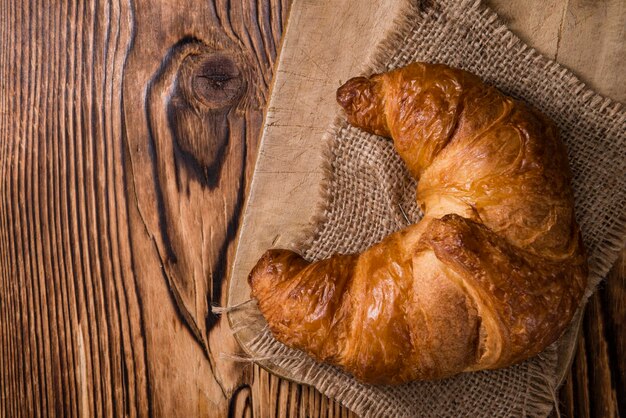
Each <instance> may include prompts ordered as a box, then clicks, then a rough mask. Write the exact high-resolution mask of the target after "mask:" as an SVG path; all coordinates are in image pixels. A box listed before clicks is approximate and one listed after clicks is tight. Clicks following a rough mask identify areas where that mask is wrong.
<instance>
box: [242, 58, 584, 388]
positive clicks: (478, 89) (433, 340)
mask: <svg viewBox="0 0 626 418" xmlns="http://www.w3.org/2000/svg"><path fill="white" fill-rule="evenodd" d="M337 100H338V102H339V104H340V105H341V106H342V107H343V108H344V110H345V112H346V115H347V118H348V121H349V122H350V123H351V124H353V125H354V126H356V127H359V128H361V129H363V130H365V131H368V132H371V133H374V134H377V135H381V136H385V137H389V138H391V139H392V140H393V142H394V146H395V149H396V151H397V152H398V154H399V155H400V157H401V158H402V159H403V161H404V162H405V164H406V166H407V167H408V169H409V171H410V173H411V174H412V175H413V176H414V177H415V178H416V179H418V180H419V183H418V190H417V200H418V203H419V204H420V206H421V208H422V209H423V212H424V218H423V219H422V220H421V221H420V222H418V223H417V224H414V225H410V226H408V227H406V228H404V229H403V230H400V231H398V232H396V233H393V234H391V235H389V236H387V237H386V238H384V239H383V240H382V241H381V242H379V243H377V244H375V245H374V246H372V247H371V248H369V249H367V250H366V251H364V252H362V253H360V254H351V255H335V256H332V257H331V258H329V259H326V260H321V261H318V262H315V263H309V262H307V261H306V260H304V259H303V258H302V257H300V256H299V255H298V254H296V253H294V252H292V251H288V250H279V249H274V250H269V251H267V252H266V253H265V254H264V255H263V257H262V258H261V259H260V260H259V261H258V263H257V264H256V266H255V267H254V269H253V270H252V272H251V273H250V276H249V278H248V280H249V283H250V286H251V289H252V296H253V297H254V298H256V299H257V301H258V305H259V308H260V310H261V312H262V313H263V315H264V317H265V318H266V319H267V322H268V324H269V327H270V329H271V331H272V333H273V334H274V336H275V337H276V338H277V339H278V340H279V341H282V342H283V343H285V344H287V345H289V346H291V347H294V348H298V349H301V350H303V351H305V352H306V353H308V354H309V355H311V356H312V357H314V358H316V359H318V360H319V361H323V362H327V363H330V364H333V365H336V366H339V367H341V368H342V369H344V370H345V371H347V372H349V373H351V374H352V375H354V376H355V377H356V378H358V379H359V380H361V381H363V382H367V383H380V384H399V383H404V382H409V381H412V380H420V379H439V378H444V377H447V376H451V375H454V374H457V373H460V372H466V371H473V370H483V369H494V368H501V367H506V366H509V365H512V364H514V363H517V362H520V361H522V360H524V359H527V358H528V357H531V356H533V355H535V354H537V353H539V352H540V351H542V350H543V349H544V348H546V347H547V346H548V345H549V344H551V343H552V342H554V341H555V340H556V339H557V338H558V337H559V336H560V335H561V334H562V333H563V331H564V330H565V328H566V327H567V325H568V324H569V322H570V321H571V319H572V316H573V315H574V313H575V311H576V309H577V307H578V305H579V303H580V300H581V297H582V294H583V291H584V288H585V286H586V278H587V261H586V256H585V250H584V247H583V244H582V241H581V236H580V232H579V228H578V225H577V224H576V220H575V218H574V203H573V194H572V189H571V186H570V182H571V174H570V171H569V167H568V162H567V154H566V150H565V148H564V145H563V144H562V142H561V141H560V139H559V136H558V132H557V130H556V128H555V126H554V124H553V123H552V122H551V121H550V120H548V119H547V118H546V117H545V116H543V115H542V114H541V113H539V112H538V111H536V110H535V109H533V108H532V107H530V106H528V105H526V104H525V103H523V102H521V101H518V100H514V99H512V98H510V97H507V96H505V95H504V94H502V93H501V92H499V91H498V90H497V89H495V88H493V87H490V86H488V85H486V84H484V83H483V82H482V81H481V80H480V79H479V78H478V77H476V76H475V75H473V74H470V73H468V72H466V71H462V70H459V69H455V68H451V67H448V66H445V65H437V64H426V63H415V64H411V65H409V66H407V67H404V68H400V69H397V70H394V71H391V72H388V73H384V74H376V75H373V76H371V77H369V78H366V77H356V78H353V79H351V80H349V81H348V82H347V83H345V84H344V85H343V86H342V87H340V88H339V90H338V91H337Z"/></svg>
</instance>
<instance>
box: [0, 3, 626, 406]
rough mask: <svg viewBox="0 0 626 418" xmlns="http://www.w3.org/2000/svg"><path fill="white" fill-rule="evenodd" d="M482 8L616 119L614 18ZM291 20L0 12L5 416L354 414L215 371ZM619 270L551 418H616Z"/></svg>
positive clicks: (183, 10) (62, 7)
mask: <svg viewBox="0 0 626 418" xmlns="http://www.w3.org/2000/svg"><path fill="white" fill-rule="evenodd" d="M298 1H300V0H298ZM66 3H70V4H66ZM489 3H490V5H491V6H492V7H493V8H494V9H495V10H497V11H498V12H500V13H501V14H502V15H503V16H504V17H505V19H507V20H508V21H509V24H510V27H511V28H513V29H514V30H515V31H517V32H518V33H519V34H520V36H522V37H523V38H524V39H526V40H527V41H528V42H529V43H530V44H532V45H533V46H535V47H536V48H538V49H539V50H540V51H542V52H543V53H545V54H547V55H548V56H550V57H553V58H555V59H556V60H557V61H559V62H561V63H563V64H565V65H566V66H569V67H570V68H572V69H573V70H574V71H575V72H576V73H577V74H579V75H580V77H581V78H583V79H584V80H585V81H587V82H588V83H589V84H590V85H591V86H593V87H594V88H596V89H597V90H598V91H600V92H601V93H603V94H606V95H608V96H610V97H613V98H614V99H617V100H620V101H622V102H625V101H626V88H625V87H626V86H625V85H626V82H625V81H626V80H625V78H624V65H625V64H626V62H625V61H626V60H625V57H626V47H625V46H624V45H625V44H626V42H624V41H625V31H626V29H625V28H626V23H625V22H626V5H625V4H624V2H623V1H621V0H605V1H601V2H586V1H582V0H569V1H568V0H541V1H540V0H533V1H528V2H506V1H505V0H491V1H490V2H489ZM289 6H290V1H289V0H265V1H254V0H252V1H240V0H230V1H229V0H219V1H218V0H210V1H198V0H180V1H174V0H161V1H159V2H148V1H138V0H137V1H131V0H128V1H127V0H118V1H113V0H109V1H97V2H96V1H93V2H82V1H81V2H78V1H71V2H60V1H52V2H44V1H43V0H42V1H39V0H37V1H36V0H29V1H2V2H0V109H1V114H0V135H1V136H2V140H1V141H0V208H1V209H0V416H3V417H4V416H6V417H14V416H33V415H57V416H65V415H71V416H75V415H82V416H100V415H107V416H110V415H115V416H121V415H129V416H137V415H141V416H144V415H156V416H181V417H186V416H235V417H238V416H247V417H267V416H281V417H282V416H292V417H293V416H310V417H342V416H350V415H351V413H350V412H349V411H347V410H346V409H345V408H342V407H340V406H339V405H337V404H336V403H334V402H333V401H331V400H329V399H327V398H325V397H323V396H321V395H320V394H319V393H318V392H317V391H315V390H314V389H311V388H308V387H303V386H299V385H296V384H294V383H290V382H287V381H282V380H280V379H278V378H276V377H274V376H271V375H269V374H268V373H267V372H265V371H263V370H261V369H260V368H258V367H257V366H250V365H244V364H242V363H239V362H236V361H233V360H232V359H231V358H230V357H228V356H226V357H224V356H223V355H222V353H237V352H238V347H237V345H236V342H235V341H234V339H233V337H232V335H231V333H230V330H229V327H228V324H227V321H226V320H225V318H221V317H218V316H215V315H214V314H212V313H211V310H210V307H211V305H212V304H215V305H221V304H223V303H224V301H225V291H224V289H225V288H226V280H227V277H226V276H227V271H228V267H229V264H230V263H231V261H232V258H233V250H234V241H235V239H236V233H237V229H238V226H239V223H240V219H241V215H242V208H243V201H244V198H245V196H246V193H247V192H248V188H249V180H250V175H251V173H252V170H253V168H254V161H255V157H256V152H257V147H258V137H259V132H260V128H261V126H262V123H263V109H264V104H265V103H266V101H267V98H268V94H269V86H270V84H271V80H272V68H273V65H274V63H275V60H276V57H277V53H278V50H279V47H280V40H281V34H282V31H283V27H284V25H285V23H286V22H287V18H288V15H289ZM625 255H626V252H624V253H623V254H622V257H621V259H620V260H619V261H618V262H617V263H616V265H615V267H614V268H613V270H612V272H611V274H610V275H609V277H608V279H607V280H606V282H605V283H604V284H603V285H601V287H600V290H599V291H598V292H597V293H596V294H595V295H594V297H593V298H592V300H591V303H590V304H589V306H588V308H587V314H586V317H585V321H584V327H583V333H582V335H581V337H580V340H579V344H578V354H577V355H576V358H575V359H574V364H573V366H572V370H571V373H570V376H569V377H568V379H567V380H566V382H565V385H564V386H563V388H562V389H561V391H560V394H559V397H560V399H559V401H560V407H561V414H562V415H565V416H568V417H572V416H593V417H604V416H607V417H613V416H618V415H619V413H620V412H621V415H626V323H625V320H624V318H625V314H626V256H625Z"/></svg>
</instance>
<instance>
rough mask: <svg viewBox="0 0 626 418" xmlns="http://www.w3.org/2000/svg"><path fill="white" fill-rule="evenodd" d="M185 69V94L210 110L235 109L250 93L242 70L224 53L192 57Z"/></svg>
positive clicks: (188, 59) (189, 58)
mask: <svg viewBox="0 0 626 418" xmlns="http://www.w3.org/2000/svg"><path fill="white" fill-rule="evenodd" d="M183 68H184V70H183V71H184V73H185V74H184V75H183V80H182V83H183V86H184V87H183V88H184V89H185V90H187V91H186V92H185V93H186V94H185V95H186V96H187V97H188V99H191V101H195V102H197V103H200V104H202V105H204V106H206V107H207V108H209V109H221V108H224V107H227V106H232V105H233V104H235V103H236V102H237V101H238V100H239V99H240V98H241V97H242V95H243V93H244V92H245V90H246V81H245V77H244V75H243V73H242V71H241V70H240V69H239V66H238V65H237V63H236V62H235V60H234V59H233V58H232V57H230V56H229V55H228V54H226V53H224V52H215V53H211V54H208V53H204V54H198V55H189V56H188V57H187V58H186V59H185V63H184V65H183Z"/></svg>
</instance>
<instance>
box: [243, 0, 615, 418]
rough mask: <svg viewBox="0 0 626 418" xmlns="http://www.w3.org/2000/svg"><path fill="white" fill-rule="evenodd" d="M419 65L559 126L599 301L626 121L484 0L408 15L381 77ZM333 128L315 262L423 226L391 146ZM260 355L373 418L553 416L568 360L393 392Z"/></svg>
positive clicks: (412, 9)
mask: <svg viewBox="0 0 626 418" xmlns="http://www.w3.org/2000/svg"><path fill="white" fill-rule="evenodd" d="M414 61H426V62H432V63H434V62H438V63H445V64H449V65H452V66H455V67H459V68H463V69H466V70H468V71H471V72H473V73H475V74H477V75H479V76H480V77H481V78H483V79H484V80H485V81H486V82H488V83H490V84H492V85H494V86H496V87H497V88H499V89H500V90H501V91H503V92H505V93H506V94H508V95H511V96H513V97H517V98H520V99H522V100H525V101H527V102H528V103H531V104H532V105H534V106H535V107H537V108H538V109H540V110H541V111H542V112H544V113H546V114H547V115H548V116H550V117H551V118H552V119H553V120H554V121H555V122H556V124H557V125H558V126H559V128H560V131H561V136H562V138H563V140H564V142H565V143H566V146H567V149H568V153H569V159H570V165H571V168H572V171H573V174H574V179H573V186H574V189H575V198H576V215H577V219H578V220H579V223H580V226H581V229H582V233H583V237H584V241H585V245H586V247H587V249H588V252H589V263H590V270H591V280H590V284H589V287H588V289H587V294H586V296H589V295H590V294H591V293H592V292H593V289H594V288H595V286H596V284H597V283H598V282H599V280H600V279H601V278H602V277H604V275H605V274H606V273H607V272H608V270H609V268H610V266H611V265H612V263H613V262H614V261H615V260H616V258H617V254H618V251H619V250H621V248H623V246H624V243H625V237H626V216H625V215H626V214H625V213H624V212H625V209H624V208H626V111H625V110H624V109H623V107H622V106H621V105H620V104H618V103H615V102H612V101H611V100H609V99H606V98H602V97H600V96H599V95H597V94H595V93H594V92H593V91H591V90H589V89H588V88H587V87H585V86H584V84H583V83H581V82H580V81H579V80H578V79H577V78H576V77H575V76H573V75H572V74H571V73H570V72H569V71H568V70H566V69H564V68H563V67H561V66H559V65H558V64H556V63H555V62H553V61H550V60H549V59H547V58H545V57H543V56H541V55H540V54H539V53H537V52H536V51H534V50H533V49H532V48H530V47H528V46H527V45H525V44H524V43H523V42H521V41H520V40H519V39H518V38H517V37H516V36H515V35H513V34H512V33H511V32H510V31H509V30H508V29H507V28H506V27H505V26H504V25H503V24H502V22H501V21H500V20H499V19H498V17H497V16H496V15H495V14H494V13H493V12H492V11H491V10H489V9H488V8H486V7H485V6H483V5H482V4H480V2H477V1H475V0H474V1H463V2H458V1H437V2H433V1H430V2H423V3H419V4H412V5H408V6H407V13H406V15H405V17H404V18H403V20H402V21H401V22H398V30H397V32H396V33H394V34H392V35H390V37H389V38H388V39H387V40H386V41H385V42H384V43H383V44H382V45H380V46H379V50H378V56H377V57H376V62H375V63H374V64H373V65H372V67H371V68H370V70H371V72H381V71H386V70H390V69H393V68H397V67H400V66H403V65H406V64H408V63H411V62H414ZM331 128H332V132H333V133H334V134H333V135H332V137H331V138H330V139H329V151H328V153H327V161H326V163H327V170H326V181H325V194H324V204H323V206H322V209H321V211H322V212H321V213H320V216H319V219H318V221H317V222H316V224H315V225H314V227H313V229H312V230H311V231H307V235H308V239H307V240H305V241H303V242H302V243H300V244H299V245H298V247H299V248H298V249H299V250H300V251H301V252H302V253H303V255H304V256H305V257H306V258H308V259H310V260H318V259H322V258H325V257H328V256H330V255H331V254H333V253H354V252H359V251H362V250H364V249H365V248H367V247H369V246H371V245H372V244H374V243H375V242H377V241H379V240H381V239H382V238H383V237H384V236H386V235H388V234H389V233H391V232H393V231H396V230H398V229H400V228H403V227H404V226H406V225H407V224H408V223H413V222H417V221H418V220H419V219H420V213H419V209H418V207H417V204H416V201H415V189H416V182H415V180H413V179H412V178H411V177H410V176H409V174H408V172H407V170H406V169H405V167H404V165H403V163H402V162H401V160H400V158H399V157H398V155H397V154H396V153H395V152H394V150H393V146H392V144H391V142H390V141H388V140H386V139H383V138H380V137H377V136H374V135H370V134H367V133H364V132H362V131H359V130H358V129H355V128H352V127H350V126H349V125H348V124H347V123H346V122H345V121H343V120H342V119H341V117H338V119H337V122H336V124H335V126H333V127H331ZM253 317H254V318H258V316H253ZM257 320H262V319H257ZM570 338H571V336H570ZM248 349H249V351H250V352H251V353H253V354H254V357H255V358H256V359H257V360H258V361H260V362H261V363H262V364H264V365H266V366H267V365H268V364H271V366H272V369H274V370H280V372H281V374H282V375H284V376H287V377H289V378H292V379H294V380H297V381H300V382H305V383H307V384H310V385H313V386H315V387H316V388H317V389H319V390H320V391H321V392H322V393H324V394H326V395H328V396H331V397H333V398H335V399H338V400H339V401H340V402H341V403H343V404H344V405H346V406H348V407H349V408H350V409H352V410H353V411H355V412H357V413H358V414H359V415H362V416H365V417H370V416H371V417H382V416H389V417H404V416H407V417H409V416H411V417H412V416H416V417H417V416H419V417H489V418H491V417H511V416H513V417H520V416H531V417H539V416H547V415H548V414H549V412H550V411H551V410H552V408H553V405H554V403H555V395H554V394H555V390H556V385H557V381H558V376H557V362H558V355H559V353H560V355H563V353H561V352H560V351H557V348H556V344H554V345H552V346H551V347H549V348H548V349H547V350H545V351H544V352H543V353H542V354H540V355H539V356H537V357H535V358H533V359H530V360H528V361H526V362H524V363H522V364H518V365H515V366H513V367H509V368H507V369H503V370H494V371H483V372H476V373H465V374H461V375H458V376H456V377H453V378H450V379H446V380H442V381H436V382H414V383H409V384H405V385H401V386H396V387H389V386H370V385H364V384H361V383H359V382H357V381H356V380H354V379H353V378H352V377H350V376H349V375H347V374H345V373H343V372H341V371H340V370H338V369H336V368H334V367H331V366H328V365H324V364H319V363H316V362H315V361H313V360H312V359H311V358H309V357H308V356H306V355H305V354H303V353H301V352H299V351H297V350H293V349H290V348H288V347H286V346H284V345H282V344H280V343H279V342H277V341H276V340H275V339H274V338H273V337H272V335H271V333H270V332H269V331H268V330H267V327H265V328H264V329H262V331H261V332H260V333H259V336H258V337H257V338H256V339H255V340H254V341H253V342H252V344H251V345H250V346H249V347H248Z"/></svg>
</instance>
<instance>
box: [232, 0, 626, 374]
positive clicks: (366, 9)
mask: <svg viewBox="0 0 626 418" xmlns="http://www.w3.org/2000/svg"><path fill="white" fill-rule="evenodd" d="M325 4H326V3H324V2H321V3H316V4H315V6H311V5H310V4H309V3H307V2H299V1H297V0H296V1H295V2H294V4H293V5H292V16H291V18H290V25H291V24H292V23H293V24H295V25H296V26H297V31H294V30H293V27H292V26H289V27H288V30H287V32H286V35H285V40H284V43H283V49H282V54H281V57H280V60H279V63H278V67H277V73H276V76H275V80H274V83H275V86H276V87H275V89H274V90H273V92H272V96H271V97H270V103H269V107H268V110H267V114H266V124H265V127H264V129H263V137H262V140H261V145H260V152H259V157H258V160H257V165H256V171H255V174H254V176H253V182H252V189H251V193H250V196H249V199H248V203H247V209H246V212H245V214H244V220H243V223H242V228H241V232H240V238H239V245H238V248H237V254H236V257H235V263H234V265H233V270H232V275H231V285H230V289H229V303H230V304H231V305H235V304H239V303H241V302H244V301H246V300H247V299H249V288H248V285H247V283H246V280H245V278H246V277H247V274H248V273H249V271H250V269H251V268H252V266H254V264H255V263H256V261H257V260H258V258H259V257H260V255H261V254H262V253H263V252H264V251H265V250H266V249H267V248H271V247H287V248H288V247H289V246H290V245H291V243H293V242H294V241H296V240H298V239H299V238H301V237H302V233H303V231H306V230H307V229H308V227H309V226H310V224H311V223H312V222H314V219H313V217H314V216H315V215H316V208H317V206H318V204H319V202H320V200H321V195H320V193H319V190H320V180H321V165H322V160H323V157H322V154H321V153H322V150H323V149H324V142H325V141H324V139H325V133H326V130H327V129H328V127H329V125H330V124H331V122H332V120H333V119H334V117H335V116H336V115H338V106H337V105H336V104H335V100H334V89H333V88H332V87H333V82H334V88H335V89H336V87H338V86H339V85H340V82H341V80H345V79H346V78H348V77H350V76H353V75H355V74H359V71H358V70H359V68H363V67H365V66H367V65H368V64H369V61H368V57H369V54H371V52H372V51H373V50H374V48H372V47H371V46H370V48H369V49H363V47H362V45H361V44H359V45H354V46H353V45H352V44H351V41H353V39H354V37H353V34H359V36H360V35H361V34H362V33H363V31H364V28H363V27H362V26H361V22H363V21H364V19H372V20H371V22H372V23H370V26H373V25H375V24H376V23H377V22H376V20H374V19H376V13H375V11H373V10H371V9H370V6H364V5H362V4H359V5H355V4H353V3H350V2H339V3H336V2H334V3H333V4H332V6H331V5H329V4H327V6H326V8H324V7H325V6H324V5H325ZM488 4H489V5H490V6H491V7H492V8H494V9H495V10H496V11H498V12H499V13H501V14H502V16H503V17H504V19H505V20H506V21H507V22H508V24H509V25H510V27H511V28H512V29H513V30H514V31H515V32H516V33H518V34H519V35H520V36H521V37H522V38H523V39H524V40H525V41H526V42H527V43H529V44H530V45H533V46H535V47H536V48H537V49H538V50H539V51H540V52H542V53H544V54H545V55H547V56H549V57H551V58H553V59H556V60H557V61H558V62H561V63H563V64H565V65H569V66H570V68H572V69H573V70H574V72H576V73H577V74H578V75H579V76H580V77H581V78H582V79H583V80H586V81H587V82H588V83H589V84H590V85H591V86H592V87H595V88H596V89H598V91H599V92H600V93H603V94H607V95H610V96H611V97H613V98H615V99H617V100H624V99H625V98H626V88H625V86H624V84H625V83H626V77H625V76H624V73H623V72H622V71H619V69H620V68H621V66H622V65H623V64H624V63H625V60H624V57H625V55H624V53H625V51H626V48H625V47H624V44H623V42H621V41H623V39H624V29H623V27H624V25H623V23H626V13H625V12H624V8H623V5H621V4H620V3H619V2H617V1H613V2H606V3H605V4H603V5H602V9H600V8H598V7H593V6H590V5H589V4H587V3H585V2H564V1H557V0H549V1H531V2H506V1H496V0H494V1H491V2H488ZM376 7H387V8H389V9H388V10H389V11H390V12H389V15H391V16H393V15H397V14H399V13H398V12H397V11H398V10H401V9H402V2H392V1H389V2H378V3H377V6H376ZM394 11H395V12H394ZM609 13H612V14H610V15H609ZM338 15H339V16H344V15H345V16H349V17H350V19H349V20H344V22H345V23H344V24H343V26H342V30H341V32H340V33H339V34H337V33H336V32H334V31H333V28H335V27H336V20H335V17H336V16H338ZM302 16H305V17H306V18H307V20H306V21H302V20H300V19H301V18H302ZM312 16H315V17H316V19H315V21H314V24H307V23H309V22H310V20H308V19H311V17H312ZM389 20H390V18H388V17H387V18H386V19H385V21H389ZM365 21H366V22H367V20H365ZM294 22H297V23H294ZM620 24H622V25H620ZM366 33H367V32H366ZM592 33H593V34H594V36H589V34H592ZM358 39H359V40H362V38H358ZM342 41H343V42H344V43H343V44H341V42H342ZM338 43H340V44H339V45H338ZM344 45H350V48H345V47H344ZM337 49H339V50H340V51H341V52H344V51H345V52H348V53H349V51H351V50H358V51H359V52H361V54H362V55H361V56H360V57H359V58H358V59H357V61H356V62H354V61H352V60H351V59H344V58H345V56H344V55H342V54H341V53H339V54H337V52H336V50H337ZM301 51H307V52H306V55H303V54H302V52H301ZM598 51H602V56H603V60H602V61H601V62H598V59H597V55H596V54H597V52H598ZM311 58H313V60H312V59H311ZM349 58H351V57H349ZM311 61H313V62H314V63H315V65H313V66H312V65H310V63H311ZM313 110H314V111H313ZM316 192H317V193H316ZM231 318H232V321H233V322H234V323H237V322H238V320H239V316H238V313H237V312H236V311H235V312H234V313H233V314H232V315H231ZM581 319H582V318H580V317H579V318H578V319H577V322H578V323H580V322H581ZM576 329H577V328H575V330H576ZM575 330H574V331H575ZM255 332H256V330H254V329H252V328H248V329H244V330H242V331H241V332H238V333H237V338H238V340H240V342H242V345H243V347H244V349H245V348H246V345H247V341H249V339H250V338H252V337H253V336H254V334H255ZM575 341H576V336H575V335H574V336H573V337H572V338H571V339H570V343H571V344H572V345H573V344H574V343H575ZM563 352H572V350H571V349H570V348H569V347H563ZM562 360H563V363H562V365H561V366H560V367H561V370H562V373H563V375H562V377H563V378H565V375H566V371H567V369H568V368H569V364H570V363H571V361H572V358H571V357H569V356H563V357H562Z"/></svg>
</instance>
